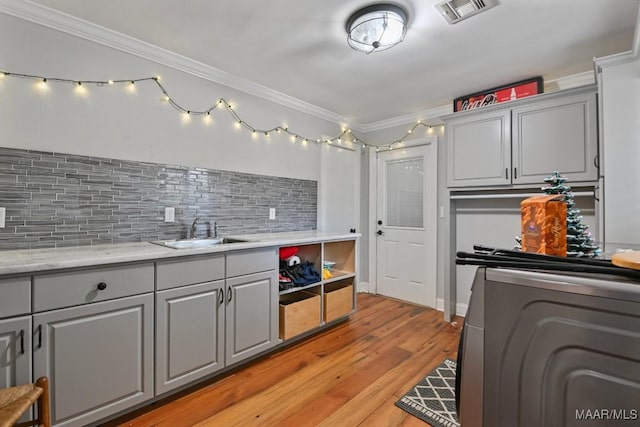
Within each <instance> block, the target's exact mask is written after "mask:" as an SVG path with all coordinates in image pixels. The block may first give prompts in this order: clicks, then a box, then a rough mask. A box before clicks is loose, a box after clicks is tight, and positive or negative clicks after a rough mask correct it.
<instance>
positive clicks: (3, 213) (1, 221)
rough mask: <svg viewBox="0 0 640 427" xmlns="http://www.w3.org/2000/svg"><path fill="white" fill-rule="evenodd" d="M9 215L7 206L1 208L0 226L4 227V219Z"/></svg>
mask: <svg viewBox="0 0 640 427" xmlns="http://www.w3.org/2000/svg"><path fill="white" fill-rule="evenodd" d="M6 216H7V208H0V228H4V219H5V217H6Z"/></svg>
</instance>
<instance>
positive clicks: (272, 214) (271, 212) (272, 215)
mask: <svg viewBox="0 0 640 427" xmlns="http://www.w3.org/2000/svg"><path fill="white" fill-rule="evenodd" d="M269 219H276V208H269Z"/></svg>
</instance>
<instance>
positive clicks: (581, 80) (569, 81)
mask: <svg viewBox="0 0 640 427" xmlns="http://www.w3.org/2000/svg"><path fill="white" fill-rule="evenodd" d="M595 83H596V76H595V73H594V72H593V71H585V72H583V73H578V74H573V75H571V76H566V77H560V78H557V79H554V80H549V81H547V82H545V86H547V85H549V86H555V85H557V87H558V90H566V89H572V88H574V87H579V86H587V85H592V84H595Z"/></svg>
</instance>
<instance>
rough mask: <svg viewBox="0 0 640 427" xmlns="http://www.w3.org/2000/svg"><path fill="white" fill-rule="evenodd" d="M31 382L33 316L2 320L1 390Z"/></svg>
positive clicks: (0, 341) (0, 345)
mask: <svg viewBox="0 0 640 427" xmlns="http://www.w3.org/2000/svg"><path fill="white" fill-rule="evenodd" d="M30 382H31V316H24V317H17V318H14V319H6V320H0V388H7V387H14V386H16V385H19V384H28V383H30Z"/></svg>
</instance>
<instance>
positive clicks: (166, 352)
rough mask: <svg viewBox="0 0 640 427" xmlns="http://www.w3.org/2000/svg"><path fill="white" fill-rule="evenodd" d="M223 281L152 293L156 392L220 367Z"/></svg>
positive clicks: (223, 304) (223, 305) (222, 351)
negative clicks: (154, 308)
mask: <svg viewBox="0 0 640 427" xmlns="http://www.w3.org/2000/svg"><path fill="white" fill-rule="evenodd" d="M224 324H225V299H224V280H218V281H214V282H206V283H201V284H196V285H191V286H183V287H179V288H175V289H169V290H165V291H159V292H157V293H156V375H155V383H156V394H162V393H165V392H167V391H169V390H172V389H174V388H176V387H179V386H182V385H185V384H187V383H189V382H192V381H195V380H197V379H199V378H202V377H204V376H205V375H209V374H212V373H214V372H216V371H218V370H219V369H222V368H224V366H225V361H224V346H225V343H224V336H225V335H224V334H225V330H224Z"/></svg>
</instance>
